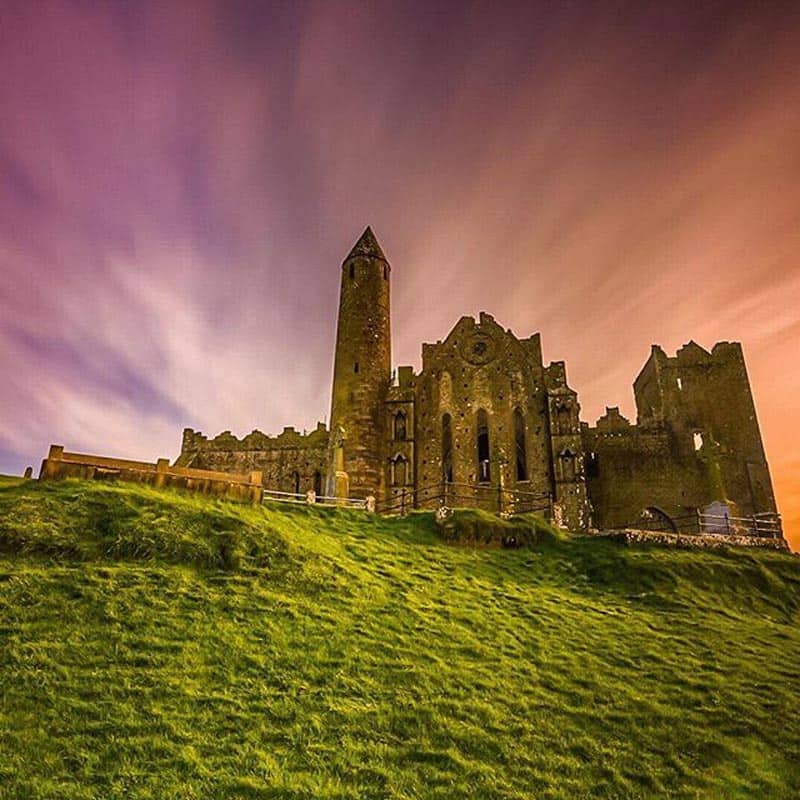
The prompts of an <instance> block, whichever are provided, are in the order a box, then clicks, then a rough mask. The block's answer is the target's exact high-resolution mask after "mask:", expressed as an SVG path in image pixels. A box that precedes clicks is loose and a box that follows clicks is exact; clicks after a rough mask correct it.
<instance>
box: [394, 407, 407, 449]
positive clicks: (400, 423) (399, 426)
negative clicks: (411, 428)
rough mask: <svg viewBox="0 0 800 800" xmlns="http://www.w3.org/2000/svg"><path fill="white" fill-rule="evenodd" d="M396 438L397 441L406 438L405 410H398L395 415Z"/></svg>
mask: <svg viewBox="0 0 800 800" xmlns="http://www.w3.org/2000/svg"><path fill="white" fill-rule="evenodd" d="M394 438H395V441H397V442H402V441H404V440H405V438H406V415H405V412H403V411H398V412H397V414H395V415H394Z"/></svg>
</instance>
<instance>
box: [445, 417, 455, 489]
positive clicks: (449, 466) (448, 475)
mask: <svg viewBox="0 0 800 800" xmlns="http://www.w3.org/2000/svg"><path fill="white" fill-rule="evenodd" d="M442 478H443V479H444V481H445V483H452V482H453V423H452V419H451V417H450V415H449V414H445V415H444V416H443V417H442Z"/></svg>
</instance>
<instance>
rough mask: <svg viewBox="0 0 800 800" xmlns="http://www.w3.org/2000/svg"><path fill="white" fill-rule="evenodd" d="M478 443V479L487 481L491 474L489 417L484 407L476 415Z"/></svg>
mask: <svg viewBox="0 0 800 800" xmlns="http://www.w3.org/2000/svg"><path fill="white" fill-rule="evenodd" d="M476 423H477V436H476V440H477V441H476V443H477V445H478V481H479V482H480V483H489V481H490V480H491V474H490V471H489V417H488V415H487V414H486V411H484V409H480V410H479V411H478V414H477V416H476Z"/></svg>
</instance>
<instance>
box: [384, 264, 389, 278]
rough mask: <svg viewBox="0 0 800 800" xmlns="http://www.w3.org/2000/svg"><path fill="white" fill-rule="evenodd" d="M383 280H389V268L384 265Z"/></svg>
mask: <svg viewBox="0 0 800 800" xmlns="http://www.w3.org/2000/svg"><path fill="white" fill-rule="evenodd" d="M383 279H384V280H385V281H388V280H389V267H388V265H386V264H384V265H383Z"/></svg>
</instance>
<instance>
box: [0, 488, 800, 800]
mask: <svg viewBox="0 0 800 800" xmlns="http://www.w3.org/2000/svg"><path fill="white" fill-rule="evenodd" d="M529 523H530V521H528V523H526V524H529ZM475 526H476V521H475V518H474V517H472V518H471V519H470V520H469V526H468V527H470V528H471V529H474V528H475ZM541 530H542V531H544V533H543V534H542V535H540V536H538V537H537V540H538V542H539V543H538V544H535V545H533V546H531V547H528V548H523V549H519V550H502V549H472V548H468V547H459V546H454V545H452V544H447V543H445V542H443V541H442V540H441V539H440V537H439V535H438V533H437V530H436V526H435V525H434V523H433V520H432V518H431V516H430V515H428V514H418V515H412V516H411V517H408V518H406V519H404V520H387V519H381V518H376V517H373V516H368V515H366V514H364V513H360V512H334V511H330V510H327V511H326V510H324V509H315V508H306V507H296V508H278V507H271V508H263V509H262V508H250V507H245V506H237V505H233V504H226V503H222V502H217V501H212V500H207V499H204V498H198V497H195V496H191V495H184V494H178V493H170V492H158V491H154V490H151V489H146V488H139V487H133V486H123V485H120V486H114V485H102V484H96V483H95V484H92V483H74V482H67V483H62V484H37V483H34V482H20V481H6V482H5V483H3V484H2V485H1V486H0V798H48V799H49V798H153V799H154V800H156V799H158V800H165V799H167V798H185V799H186V800H188V799H189V798H204V799H205V798H226V800H228V799H230V798H292V799H294V798H298V799H299V798H326V799H328V798H448V800H449V799H452V798H481V799H487V800H490V799H491V798H520V799H521V798H526V800H527V799H528V798H570V800H573V799H574V798H584V797H585V798H589V797H592V798H599V797H604V798H653V797H658V798H661V797H680V798H690V797H708V798H737V797H741V798H795V797H797V796H800V761H799V760H798V758H799V755H798V754H800V679H798V675H797V665H798V662H800V627H798V621H800V613H798V612H799V609H800V560H798V559H797V558H796V557H793V556H790V555H787V554H781V553H774V552H750V551H734V550H731V551H721V552H694V551H688V550H668V549H659V548H654V547H640V548H633V547H630V548H626V547H624V546H622V545H619V544H616V543H613V542H609V541H604V540H597V539H581V538H558V537H555V536H552V535H547V532H546V529H545V528H543V527H542V528H541Z"/></svg>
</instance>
